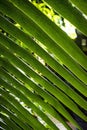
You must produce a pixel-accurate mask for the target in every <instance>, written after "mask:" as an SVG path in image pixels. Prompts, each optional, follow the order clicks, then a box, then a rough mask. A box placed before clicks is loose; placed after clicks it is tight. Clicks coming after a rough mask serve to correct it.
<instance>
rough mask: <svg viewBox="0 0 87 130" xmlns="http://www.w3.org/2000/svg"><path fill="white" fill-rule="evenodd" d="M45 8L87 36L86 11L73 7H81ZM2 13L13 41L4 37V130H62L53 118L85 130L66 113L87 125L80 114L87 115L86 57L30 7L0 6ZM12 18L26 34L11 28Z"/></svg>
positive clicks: (0, 23) (0, 62) (55, 4)
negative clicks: (85, 112) (42, 61)
mask: <svg viewBox="0 0 87 130" xmlns="http://www.w3.org/2000/svg"><path fill="white" fill-rule="evenodd" d="M45 2H46V3H47V4H49V5H50V6H51V7H52V8H54V9H55V10H56V11H57V12H58V13H60V14H61V15H62V16H63V17H64V18H66V19H67V20H69V21H70V22H71V23H72V24H73V25H74V26H76V28H78V29H79V30H80V31H82V33H84V34H86V35H87V28H86V27H84V26H86V25H87V20H86V19H85V17H84V16H83V15H82V14H81V12H80V11H79V10H78V9H77V8H79V9H80V10H81V11H82V12H84V13H85V11H84V10H83V9H82V8H81V7H80V6H79V4H77V3H74V1H72V2H73V3H74V4H75V5H76V6H77V8H75V7H73V5H72V4H71V3H70V2H69V1H68V0H65V1H60V0H58V1H56V0H54V1H49V0H45ZM66 7H67V8H66ZM70 10H71V11H70ZM0 11H1V14H0V27H1V29H3V30H4V31H5V32H7V33H8V34H9V35H10V36H9V35H8V36H5V35H4V34H2V33H0V77H1V78H0V94H1V95H0V103H1V105H0V117H1V119H2V121H0V125H1V127H2V128H4V129H18V130H21V129H24V130H28V129H30V130H33V129H35V130H46V129H50V130H58V129H59V127H57V126H56V124H55V122H54V121H53V120H52V118H55V119H56V120H58V121H60V122H61V123H62V124H63V125H64V126H65V127H66V128H67V129H68V130H71V128H70V126H69V125H68V124H67V121H69V122H71V123H72V124H73V125H74V126H75V127H76V128H78V129H81V128H80V126H79V125H78V123H77V122H76V121H75V119H73V117H72V116H71V114H70V113H69V112H68V110H70V111H72V112H73V113H75V114H76V115H78V116H79V117H80V118H82V119H83V120H84V121H87V116H86V115H85V114H84V113H83V112H82V111H81V110H80V108H83V109H84V110H86V111H87V101H86V100H85V98H86V97H87V72H86V71H85V70H87V63H86V60H87V56H86V55H85V54H84V53H83V52H82V51H81V50H80V49H79V48H78V47H77V45H76V44H75V43H74V41H73V40H72V39H71V38H70V37H69V36H68V35H67V34H66V33H65V32H64V31H62V30H61V29H60V27H58V26H57V25H56V24H55V23H53V22H52V21H51V20H50V19H49V18H47V17H46V16H45V15H44V14H43V13H42V12H41V11H39V10H38V9H37V8H36V7H35V6H34V5H33V4H32V2H30V1H28V0H5V1H3V0H1V1H0ZM72 12H73V13H72ZM71 13H72V18H71ZM5 15H6V16H5ZM77 17H78V19H77ZM9 18H11V19H12V20H14V21H15V22H17V23H18V24H19V25H20V26H21V27H22V28H23V30H21V29H19V28H17V27H16V26H15V25H14V24H13V23H11V22H10V20H9ZM78 20H80V24H79V22H78ZM13 38H15V40H13ZM37 41H38V42H37ZM20 42H22V44H23V45H22V46H21V44H20ZM39 42H40V43H41V44H39ZM42 44H43V45H44V46H45V48H43V47H42ZM49 51H50V52H51V53H52V54H53V55H54V57H52V56H51V55H50V54H49ZM32 52H34V53H35V55H37V56H38V57H40V58H41V59H43V60H44V63H46V64H47V65H48V66H50V68H49V67H47V66H46V65H45V64H42V63H41V62H40V61H39V60H38V58H37V56H36V57H35V55H33V54H32ZM60 61H61V62H62V64H61V62H60ZM66 67H67V68H66ZM56 73H57V75H56ZM71 86H73V88H74V89H73V88H72V87H71ZM75 90H76V91H75ZM84 97H85V98H84ZM79 107H80V108H79Z"/></svg>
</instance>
